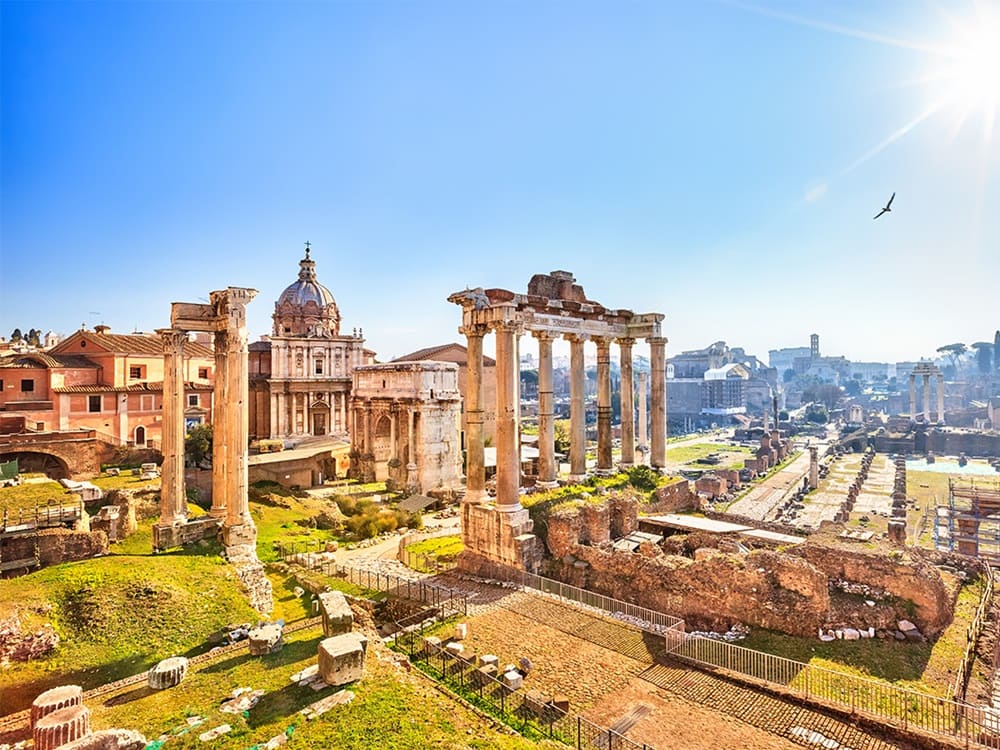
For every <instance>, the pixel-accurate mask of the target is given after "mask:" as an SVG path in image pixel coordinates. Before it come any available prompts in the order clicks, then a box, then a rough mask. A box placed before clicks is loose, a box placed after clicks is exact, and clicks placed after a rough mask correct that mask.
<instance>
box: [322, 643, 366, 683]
mask: <svg viewBox="0 0 1000 750" xmlns="http://www.w3.org/2000/svg"><path fill="white" fill-rule="evenodd" d="M367 646H368V639H367V638H365V637H364V636H363V635H362V634H361V633H341V634H340V635H335V636H332V637H330V638H325V639H323V640H322V641H320V644H319V673H320V675H321V676H322V677H323V679H324V680H325V681H326V682H327V684H329V685H333V686H334V687H336V686H339V685H346V684H347V683H349V682H357V681H358V680H360V679H361V678H362V676H364V669H365V648H366V647H367Z"/></svg>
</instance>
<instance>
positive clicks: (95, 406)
mask: <svg viewBox="0 0 1000 750" xmlns="http://www.w3.org/2000/svg"><path fill="white" fill-rule="evenodd" d="M87 411H89V412H99V411H101V397H100V396H88V397H87Z"/></svg>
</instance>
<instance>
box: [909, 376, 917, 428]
mask: <svg viewBox="0 0 1000 750" xmlns="http://www.w3.org/2000/svg"><path fill="white" fill-rule="evenodd" d="M916 419H917V374H916V373H914V372H911V373H910V421H911V422H914V421H916Z"/></svg>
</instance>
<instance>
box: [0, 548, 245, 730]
mask: <svg viewBox="0 0 1000 750" xmlns="http://www.w3.org/2000/svg"><path fill="white" fill-rule="evenodd" d="M145 539H146V541H147V544H146V547H145V552H144V553H143V554H128V553H126V554H113V555H109V556H107V557H102V558H95V559H91V560H85V561H81V562H76V563H64V564H62V565H55V566H52V567H50V568H46V569H44V570H41V571H38V572H37V573H32V574H31V575H27V576H23V577H21V578H13V579H8V580H4V581H0V617H4V616H9V615H10V614H12V613H14V612H15V611H16V612H17V613H18V616H19V617H20V620H21V626H22V630H23V631H25V632H32V631H34V630H37V629H38V628H39V627H40V626H41V625H43V624H45V623H47V622H51V623H52V625H53V626H54V627H55V630H56V632H57V633H58V634H59V637H60V645H59V647H58V648H57V649H56V651H55V652H54V653H53V654H52V655H51V656H50V657H48V658H46V659H42V660H38V661H32V662H28V663H15V664H12V665H11V666H10V667H8V668H7V669H5V670H3V671H0V705H2V706H3V708H4V711H5V712H7V711H17V710H19V709H21V708H24V707H25V706H27V705H28V704H29V703H30V702H31V699H32V698H33V696H34V695H37V694H38V693H39V692H41V691H42V690H45V689H47V688H49V687H53V686H54V685H60V684H66V683H70V684H78V685H81V686H83V687H84V688H85V689H86V688H90V687H94V686H96V685H99V684H102V683H105V682H111V681H113V680H117V679H120V678H122V677H125V676H128V675H131V674H134V673H136V672H139V671H142V670H143V669H147V668H148V667H149V666H150V665H151V664H153V663H155V662H157V661H159V660H160V659H163V658H166V657H168V656H176V655H178V654H190V653H196V652H198V651H199V650H200V649H204V648H205V647H206V641H207V638H208V637H209V636H210V635H211V634H212V633H213V632H214V631H216V630H218V629H219V628H221V627H223V626H224V625H226V624H228V623H231V622H233V621H237V622H239V621H256V620H257V619H258V615H257V614H255V613H254V612H253V610H251V609H250V607H249V605H248V604H247V602H246V599H245V598H244V596H243V594H242V592H241V590H240V586H239V583H238V581H237V579H236V575H235V573H234V571H233V569H232V568H231V567H230V566H229V565H227V564H226V563H225V562H224V561H223V560H222V558H221V557H220V556H219V554H218V553H219V548H218V546H217V545H216V544H215V543H214V542H213V543H209V542H204V543H201V544H198V545H194V546H192V547H191V548H188V549H186V550H184V551H178V552H171V553H168V554H159V555H152V554H151V553H150V546H149V544H148V540H149V537H148V536H147V537H146V538H145ZM139 541H140V542H141V541H142V540H141V538H140V540H139Z"/></svg>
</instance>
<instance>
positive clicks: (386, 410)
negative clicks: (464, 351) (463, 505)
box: [351, 362, 462, 492]
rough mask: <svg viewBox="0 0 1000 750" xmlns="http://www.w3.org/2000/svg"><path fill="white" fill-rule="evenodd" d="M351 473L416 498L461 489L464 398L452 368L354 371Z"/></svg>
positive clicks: (429, 365)
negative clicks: (434, 491)
mask: <svg viewBox="0 0 1000 750" xmlns="http://www.w3.org/2000/svg"><path fill="white" fill-rule="evenodd" d="M352 393H353V396H352V398H351V420H352V429H351V436H352V440H351V456H352V469H351V470H352V473H353V474H354V475H355V476H358V477H359V478H361V479H363V480H365V481H382V480H389V481H391V482H392V483H393V484H395V485H397V486H399V487H406V488H407V489H409V490H410V491H411V492H427V491H428V490H432V489H436V488H440V487H447V488H456V487H459V486H460V485H461V483H462V449H461V437H460V420H461V399H462V397H461V394H460V393H459V390H458V366H457V365H456V364H454V363H451V362H390V363H388V364H381V365H367V366H364V367H359V368H357V369H356V370H355V371H354V387H353V390H352Z"/></svg>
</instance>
